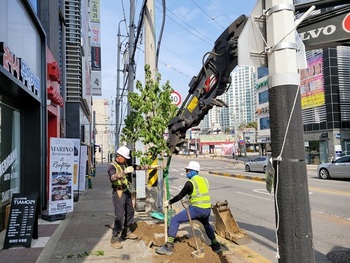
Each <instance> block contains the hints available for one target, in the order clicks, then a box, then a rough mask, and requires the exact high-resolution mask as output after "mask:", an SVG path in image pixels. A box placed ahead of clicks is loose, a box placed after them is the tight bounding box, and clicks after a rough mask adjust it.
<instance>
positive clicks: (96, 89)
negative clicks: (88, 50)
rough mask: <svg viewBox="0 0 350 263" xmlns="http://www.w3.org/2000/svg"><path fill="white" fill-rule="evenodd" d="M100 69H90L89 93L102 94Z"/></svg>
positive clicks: (93, 94)
mask: <svg viewBox="0 0 350 263" xmlns="http://www.w3.org/2000/svg"><path fill="white" fill-rule="evenodd" d="M101 78H102V76H101V71H91V95H92V96H102V83H101Z"/></svg>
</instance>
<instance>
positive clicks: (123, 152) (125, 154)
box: [117, 146, 130, 159]
mask: <svg viewBox="0 0 350 263" xmlns="http://www.w3.org/2000/svg"><path fill="white" fill-rule="evenodd" d="M117 154H119V155H121V156H123V157H124V158H125V159H130V150H129V148H128V147H126V146H120V147H119V149H118V150H117Z"/></svg>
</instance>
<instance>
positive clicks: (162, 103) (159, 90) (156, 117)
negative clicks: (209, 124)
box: [121, 65, 177, 165]
mask: <svg viewBox="0 0 350 263" xmlns="http://www.w3.org/2000/svg"><path fill="white" fill-rule="evenodd" d="M145 76H146V84H145V87H144V86H143V85H142V83H141V82H140V81H137V82H136V89H137V90H138V92H132V93H129V94H128V101H129V103H130V106H131V112H130V114H129V115H128V116H126V118H125V120H124V122H125V127H124V128H123V130H122V135H121V141H124V142H127V143H131V144H132V145H134V144H135V143H136V142H137V141H141V142H142V143H143V144H144V145H146V149H147V150H146V152H140V151H135V152H134V154H135V156H137V157H139V158H140V161H141V165H143V164H151V163H152V161H153V160H154V158H155V157H157V156H158V155H159V154H160V155H161V156H162V157H163V156H164V154H165V153H168V154H169V149H168V147H167V144H166V139H165V138H164V133H165V130H166V128H167V127H168V124H169V121H170V119H171V118H172V117H173V116H175V114H176V112H177V107H176V106H175V105H174V104H173V103H172V100H171V96H170V95H171V92H172V91H173V89H172V88H171V86H170V84H169V81H167V82H166V83H165V84H164V85H163V86H161V87H160V85H159V82H160V80H161V76H160V75H159V74H158V76H157V78H156V80H155V81H154V80H153V79H152V75H151V71H150V66H149V65H146V66H145Z"/></svg>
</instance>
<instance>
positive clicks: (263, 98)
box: [259, 90, 269, 104]
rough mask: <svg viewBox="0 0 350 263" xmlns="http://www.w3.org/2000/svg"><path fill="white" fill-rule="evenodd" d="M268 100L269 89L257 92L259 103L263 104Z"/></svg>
mask: <svg viewBox="0 0 350 263" xmlns="http://www.w3.org/2000/svg"><path fill="white" fill-rule="evenodd" d="M268 101H269V91H268V90H265V91H263V92H260V93H259V104H263V103H266V102H268Z"/></svg>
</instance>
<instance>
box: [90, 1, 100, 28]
mask: <svg viewBox="0 0 350 263" xmlns="http://www.w3.org/2000/svg"><path fill="white" fill-rule="evenodd" d="M90 20H91V22H96V23H100V0H92V1H91V5H90Z"/></svg>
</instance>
